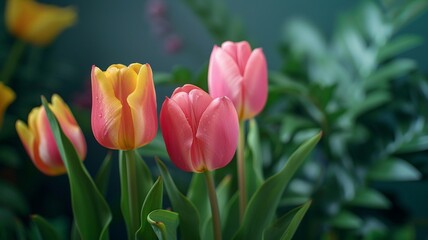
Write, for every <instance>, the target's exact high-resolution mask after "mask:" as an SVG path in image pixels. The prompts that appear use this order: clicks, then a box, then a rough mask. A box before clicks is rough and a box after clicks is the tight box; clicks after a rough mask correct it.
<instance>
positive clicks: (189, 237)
mask: <svg viewBox="0 0 428 240" xmlns="http://www.w3.org/2000/svg"><path fill="white" fill-rule="evenodd" d="M156 162H157V164H158V167H159V170H160V173H161V175H162V178H163V179H164V181H165V188H166V191H167V193H168V196H169V199H170V200H171V203H172V207H173V210H174V211H175V212H177V213H178V214H179V216H180V235H181V239H186V240H198V239H200V236H201V235H200V229H199V226H200V225H199V213H198V211H197V209H196V208H195V205H193V203H192V202H190V201H189V199H188V198H187V197H186V196H184V195H183V194H182V193H181V192H180V191H179V190H178V189H177V186H176V185H175V183H174V181H173V180H172V178H171V175H170V174H169V172H168V169H167V168H166V166H165V164H163V163H162V161H160V160H159V159H157V160H156Z"/></svg>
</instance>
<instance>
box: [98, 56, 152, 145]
mask: <svg viewBox="0 0 428 240" xmlns="http://www.w3.org/2000/svg"><path fill="white" fill-rule="evenodd" d="M91 124H92V132H93V133H94V136H95V138H96V139H97V141H98V142H99V143H100V144H101V145H102V146H104V147H106V148H110V149H118V150H133V149H136V148H139V147H141V146H144V145H146V144H147V143H149V142H151V141H152V140H153V138H154V137H155V136H156V132H157V129H158V119H157V111H156V92H155V88H154V84H153V74H152V69H151V68H150V65H149V64H144V65H142V64H139V63H133V64H131V65H129V66H128V67H126V66H124V65H121V64H114V65H111V66H110V67H108V68H107V70H106V71H105V72H103V71H101V70H100V69H99V68H97V67H95V66H93V67H92V114H91Z"/></svg>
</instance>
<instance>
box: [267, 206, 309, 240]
mask: <svg viewBox="0 0 428 240" xmlns="http://www.w3.org/2000/svg"><path fill="white" fill-rule="evenodd" d="M310 205H311V201H307V202H306V203H305V204H303V205H302V206H299V207H296V208H294V209H292V210H291V211H289V212H288V213H286V214H285V215H284V216H282V217H281V218H279V219H278V220H277V221H275V222H274V223H273V224H272V225H271V226H270V227H269V228H267V229H266V230H265V231H264V233H263V239H264V240H277V239H281V240H290V239H291V238H292V237H293V235H294V233H295V232H296V230H297V228H298V227H299V224H300V222H301V221H302V219H303V217H304V216H305V214H306V212H307V211H308V209H309V206H310Z"/></svg>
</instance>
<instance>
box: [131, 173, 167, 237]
mask: <svg viewBox="0 0 428 240" xmlns="http://www.w3.org/2000/svg"><path fill="white" fill-rule="evenodd" d="M162 198H163V182H162V178H161V177H159V178H158V180H156V182H155V183H154V184H153V187H152V189H150V191H149V193H148V194H147V197H146V199H145V200H144V203H143V207H142V208H141V225H140V228H139V229H138V231H137V233H136V239H144V240H156V235H155V233H154V232H153V230H152V227H151V226H150V224H149V222H148V221H147V217H148V215H149V213H150V212H152V211H154V210H157V209H161V208H162Z"/></svg>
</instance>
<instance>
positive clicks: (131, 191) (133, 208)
mask: <svg viewBox="0 0 428 240" xmlns="http://www.w3.org/2000/svg"><path fill="white" fill-rule="evenodd" d="M124 153H125V159H124V161H126V163H125V165H126V182H127V189H126V190H127V192H126V193H127V195H128V214H129V218H130V221H129V222H130V226H128V235H129V236H128V239H134V238H135V232H137V230H138V228H139V221H138V218H139V213H140V209H139V207H138V195H137V194H138V192H137V190H138V189H137V175H136V163H135V161H136V159H135V153H134V151H133V150H130V151H124Z"/></svg>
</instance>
